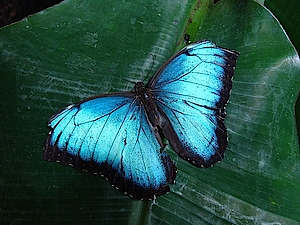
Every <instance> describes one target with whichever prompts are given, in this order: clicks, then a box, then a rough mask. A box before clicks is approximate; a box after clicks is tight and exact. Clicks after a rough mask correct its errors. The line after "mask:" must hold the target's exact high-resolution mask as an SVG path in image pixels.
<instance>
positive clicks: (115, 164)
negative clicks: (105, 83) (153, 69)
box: [43, 92, 176, 199]
mask: <svg viewBox="0 0 300 225" xmlns="http://www.w3.org/2000/svg"><path fill="white" fill-rule="evenodd" d="M48 126H49V127H50V129H51V131H50V133H49V135H48V138H47V139H46V143H45V148H44V153H43V157H44V159H46V160H49V161H56V162H60V163H62V164H64V165H71V166H74V167H75V168H77V169H79V170H84V171H88V172H92V173H99V174H101V175H103V176H104V177H106V178H107V179H108V180H109V181H110V183H111V185H114V186H115V187H116V188H117V189H120V190H121V191H123V192H124V193H126V194H127V195H129V196H131V197H133V198H136V199H144V198H145V199H153V198H154V196H159V195H162V194H165V193H166V192H168V191H169V186H168V184H172V183H174V179H175V174H176V167H175V165H174V164H173V162H172V160H171V159H170V157H169V156H168V155H167V154H166V153H165V152H164V151H162V152H161V150H162V148H163V146H161V144H160V142H159V141H158V140H157V136H156V134H155V132H156V131H155V130H154V129H153V127H151V124H149V122H148V120H147V115H146V113H145V112H144V108H143V107H142V106H141V104H139V102H138V101H136V98H135V95H134V94H133V93H132V92H125V93H115V94H107V95H102V96H98V97H95V98H91V99H89V100H87V101H83V102H81V103H79V104H75V105H71V106H69V107H67V108H66V109H64V110H62V111H61V112H59V113H57V114H56V115H54V116H53V117H52V118H51V119H50V121H49V123H48Z"/></svg>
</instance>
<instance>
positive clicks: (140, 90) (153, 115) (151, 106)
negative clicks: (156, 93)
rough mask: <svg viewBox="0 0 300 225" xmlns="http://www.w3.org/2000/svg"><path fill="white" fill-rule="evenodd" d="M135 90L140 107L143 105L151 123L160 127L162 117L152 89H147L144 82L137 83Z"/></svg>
mask: <svg viewBox="0 0 300 225" xmlns="http://www.w3.org/2000/svg"><path fill="white" fill-rule="evenodd" d="M134 90H135V93H136V96H137V98H138V101H139V103H140V105H142V106H143V107H144V109H145V111H146V113H147V118H148V119H149V122H150V123H151V124H152V125H153V126H154V127H157V126H160V124H161V123H160V116H159V112H158V110H157V105H156V103H155V99H154V97H153V95H152V93H151V89H149V88H147V87H145V85H144V84H143V82H137V83H136V85H135V86H134Z"/></svg>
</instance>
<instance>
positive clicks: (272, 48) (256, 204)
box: [0, 0, 300, 224]
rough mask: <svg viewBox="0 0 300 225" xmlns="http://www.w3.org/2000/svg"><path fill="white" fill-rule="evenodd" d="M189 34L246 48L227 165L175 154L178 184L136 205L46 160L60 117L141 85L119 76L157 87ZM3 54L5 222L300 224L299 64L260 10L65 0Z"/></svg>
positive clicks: (14, 37)
mask: <svg viewBox="0 0 300 225" xmlns="http://www.w3.org/2000/svg"><path fill="white" fill-rule="evenodd" d="M185 33H188V34H189V35H190V36H191V40H192V41H196V40H199V39H209V40H211V41H213V42H215V43H217V44H218V45H219V46H222V47H227V48H230V49H234V50H237V51H239V52H240V57H239V59H238V62H237V66H236V73H235V77H234V81H233V89H232V93H231V98H230V102H229V104H228V106H227V108H226V109H227V117H226V125H227V128H228V133H229V148H228V150H227V152H226V155H225V159H224V160H223V161H221V162H220V163H218V164H217V165H215V166H213V167H212V168H209V169H199V168H196V167H194V166H192V165H190V164H188V163H186V162H185V161H183V160H182V159H181V158H179V157H177V156H176V154H175V153H173V152H172V150H171V149H170V148H169V149H168V152H169V154H170V155H171V157H172V159H173V160H174V161H175V163H176V165H177V167H178V173H177V178H176V184H174V185H172V186H171V189H172V191H171V192H170V193H169V194H166V195H164V196H161V197H159V198H158V199H156V201H154V202H153V203H151V202H147V201H143V202H141V201H135V200H132V199H130V198H128V197H127V196H125V195H123V194H121V193H119V192H117V191H116V190H114V189H113V188H111V187H110V186H109V184H108V182H107V181H105V180H104V179H102V178H100V177H99V176H93V175H90V174H85V173H82V172H79V171H76V170H74V169H72V168H71V167H65V166H62V165H59V164H54V163H47V162H45V161H43V160H42V157H41V155H42V148H43V140H44V139H45V137H46V135H47V132H48V129H47V127H46V122H47V120H48V119H49V118H50V116H51V115H52V114H54V113H55V112H56V111H57V110H59V109H61V108H62V107H65V106H67V105H68V104H70V103H73V102H77V101H79V100H82V99H84V98H87V97H89V96H92V95H97V94H100V93H105V92H110V91H122V90H128V89H132V88H133V85H134V84H133V83H131V82H124V80H123V79H121V78H124V79H128V80H130V81H134V82H135V81H138V80H144V79H149V78H150V76H151V75H152V74H154V73H155V71H156V70H157V69H158V68H159V67H160V66H161V65H162V64H163V63H164V62H165V61H167V59H168V58H169V57H171V56H172V54H174V53H175V52H176V51H177V50H178V49H179V48H180V47H179V46H181V45H182V43H183V37H184V34H185ZM0 49H1V50H0V53H1V58H0V74H1V76H0V96H1V101H0V110H1V119H0V129H1V130H0V146H1V147H0V148H1V150H0V151H1V167H0V169H1V170H0V171H1V177H0V184H1V185H0V193H1V194H0V221H1V224H13V223H15V224H21V223H22V224H25V223H27V224H29V223H31V224H33V223H35V224H71V223H72V224H84V223H89V224H96V223H97V224H99V223H100V224H147V223H149V224H232V223H234V224H246V223H249V224H262V223H274V224H275V223H281V224H298V223H299V222H300V209H299V207H297V206H298V204H299V202H300V195H299V193H300V172H299V171H300V162H299V146H298V143H297V134H296V126H295V118H294V104H295V101H296V97H297V94H298V92H299V87H300V80H299V75H300V63H299V58H298V56H297V53H296V52H295V50H294V48H293V46H292V45H291V43H290V41H289V39H288V38H287V36H286V35H285V33H284V31H283V30H282V28H281V27H280V25H279V24H278V22H277V20H276V19H275V18H273V17H272V15H271V14H270V13H269V11H268V10H266V9H265V8H264V7H263V6H261V5H259V4H258V3H255V2H252V1H238V0H236V1H234V0H223V1H220V2H218V3H217V4H215V5H213V4H209V1H199V3H198V2H197V1H194V3H193V2H192V1H176V2H174V1H172V2H165V1H151V2H149V3H146V2H144V1H140V2H137V1H132V2H130V1H127V2H122V3H119V2H107V1H93V0H85V1H81V0H72V1H71V0H66V1H64V2H62V3H61V4H59V5H56V6H54V7H52V8H50V9H48V10H45V11H43V12H41V13H38V14H36V15H33V16H31V17H29V18H27V19H25V20H23V21H21V22H19V23H16V24H13V25H11V26H8V27H5V28H3V29H1V30H0Z"/></svg>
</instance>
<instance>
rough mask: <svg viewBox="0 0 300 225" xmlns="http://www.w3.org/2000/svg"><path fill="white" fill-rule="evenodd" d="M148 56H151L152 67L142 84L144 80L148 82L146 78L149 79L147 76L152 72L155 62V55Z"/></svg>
mask: <svg viewBox="0 0 300 225" xmlns="http://www.w3.org/2000/svg"><path fill="white" fill-rule="evenodd" d="M150 55H151V56H152V65H151V68H150V70H149V72H148V74H147V76H146V77H145V78H144V80H143V83H144V82H145V80H148V79H147V78H148V77H149V75H150V74H151V72H152V70H153V67H154V62H155V55H153V54H152V53H151V52H150Z"/></svg>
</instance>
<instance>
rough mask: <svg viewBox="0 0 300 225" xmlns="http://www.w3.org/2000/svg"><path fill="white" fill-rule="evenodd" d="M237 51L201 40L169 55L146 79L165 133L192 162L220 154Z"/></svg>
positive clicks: (224, 141) (224, 142)
mask: <svg viewBox="0 0 300 225" xmlns="http://www.w3.org/2000/svg"><path fill="white" fill-rule="evenodd" d="M237 57H238V53H237V52H235V51H231V50H228V49H224V48H220V47H217V46H216V45H215V44H213V43H212V42H210V41H200V42H197V43H194V44H192V45H190V46H188V47H186V48H184V49H183V50H181V51H180V52H178V53H177V54H176V55H175V56H173V57H172V58H171V59H170V60H169V61H168V62H167V63H165V65H164V66H163V67H162V68H161V69H160V70H159V71H158V72H157V73H156V74H155V75H154V76H153V78H152V79H151V80H150V81H149V83H148V84H147V87H148V88H150V90H151V92H152V95H153V96H154V98H155V99H156V103H157V105H158V108H159V110H160V112H161V114H162V116H163V117H164V118H165V120H163V121H164V122H163V123H162V124H161V127H162V130H163V133H164V135H165V136H166V138H167V139H168V140H169V143H170V144H171V146H172V147H173V149H174V150H175V151H176V152H177V153H178V154H179V155H180V156H181V157H182V158H183V159H186V160H188V161H189V162H190V163H192V164H194V165H196V166H199V167H203V166H204V167H209V166H211V165H212V164H214V163H216V162H217V161H220V160H221V159H222V158H223V156H224V152H225V149H226V147H227V132H226V128H225V125H224V117H225V105H226V103H227V101H228V99H229V93H230V90H231V87H232V77H233V72H234V68H235V64H236V60H237Z"/></svg>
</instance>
